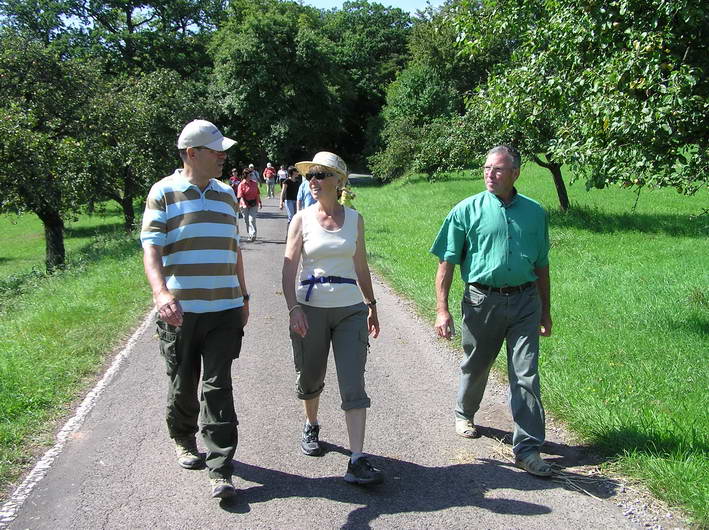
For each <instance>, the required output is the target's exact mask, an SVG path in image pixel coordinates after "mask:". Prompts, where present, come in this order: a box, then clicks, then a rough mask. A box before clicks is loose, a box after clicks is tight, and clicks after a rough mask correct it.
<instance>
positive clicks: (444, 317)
mask: <svg viewBox="0 0 709 530" xmlns="http://www.w3.org/2000/svg"><path fill="white" fill-rule="evenodd" d="M434 327H435V329H436V335H438V336H439V337H442V338H444V339H447V340H451V337H452V336H453V333H454V331H453V330H454V329H455V328H454V327H453V317H452V316H451V314H450V312H449V311H439V312H438V313H436V324H435V325H434Z"/></svg>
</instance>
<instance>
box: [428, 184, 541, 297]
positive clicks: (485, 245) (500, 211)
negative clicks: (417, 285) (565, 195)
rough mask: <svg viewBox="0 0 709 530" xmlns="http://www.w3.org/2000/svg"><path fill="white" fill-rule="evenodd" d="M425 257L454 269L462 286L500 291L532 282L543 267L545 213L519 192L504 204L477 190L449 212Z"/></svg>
mask: <svg viewBox="0 0 709 530" xmlns="http://www.w3.org/2000/svg"><path fill="white" fill-rule="evenodd" d="M431 253H432V254H435V255H436V256H438V258H439V259H440V260H441V261H447V262H448V263H453V264H455V265H460V274H461V277H462V279H463V281H464V282H467V283H472V282H478V283H483V284H485V285H491V286H492V287H506V286H515V285H521V284H523V283H527V282H531V281H535V280H536V279H537V276H536V274H534V269H535V268H538V267H547V266H548V265H549V222H548V219H547V214H546V211H545V210H544V208H542V207H541V206H540V205H539V203H538V202H536V201H534V200H532V199H530V198H529V197H525V196H524V195H520V194H519V193H515V196H514V198H513V199H512V201H511V202H510V203H509V204H504V203H503V202H502V201H501V200H500V199H498V198H497V197H496V196H495V195H494V194H493V193H490V192H489V191H483V192H482V193H478V194H477V195H473V196H472V197H468V198H467V199H465V200H464V201H461V202H459V203H458V204H457V205H456V206H455V207H454V208H453V209H452V210H451V212H450V213H449V214H448V216H447V217H446V219H445V221H443V226H441V229H440V230H439V232H438V236H436V240H435V241H434V242H433V246H432V247H431Z"/></svg>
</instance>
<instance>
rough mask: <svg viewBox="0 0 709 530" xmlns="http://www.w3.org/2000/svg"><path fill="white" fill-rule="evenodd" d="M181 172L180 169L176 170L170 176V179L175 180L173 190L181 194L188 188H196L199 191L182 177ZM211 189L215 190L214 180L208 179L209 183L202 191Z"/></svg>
mask: <svg viewBox="0 0 709 530" xmlns="http://www.w3.org/2000/svg"><path fill="white" fill-rule="evenodd" d="M182 171H183V170H182V169H176V170H175V172H174V173H173V174H172V178H173V179H175V188H176V189H177V190H178V191H181V192H185V191H187V190H188V189H190V188H197V189H198V190H199V187H198V186H197V185H196V184H192V183H191V182H190V181H189V180H187V179H186V178H185V177H184V175H183V173H182ZM213 189H215V188H214V179H209V183H207V187H206V188H204V191H205V192H206V191H207V190H213ZM200 191H201V190H200Z"/></svg>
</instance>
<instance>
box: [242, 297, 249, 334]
mask: <svg viewBox="0 0 709 530" xmlns="http://www.w3.org/2000/svg"><path fill="white" fill-rule="evenodd" d="M241 318H242V321H243V324H242V327H244V328H245V327H246V324H248V322H249V302H248V301H246V302H244V305H243V307H242V308H241Z"/></svg>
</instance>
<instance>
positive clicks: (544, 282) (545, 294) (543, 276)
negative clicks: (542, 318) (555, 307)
mask: <svg viewBox="0 0 709 530" xmlns="http://www.w3.org/2000/svg"><path fill="white" fill-rule="evenodd" d="M534 273H535V274H536V275H537V290H538V291H539V299H540V301H541V303H542V314H545V315H548V314H550V313H551V296H550V293H551V281H550V279H549V267H539V268H536V269H534Z"/></svg>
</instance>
